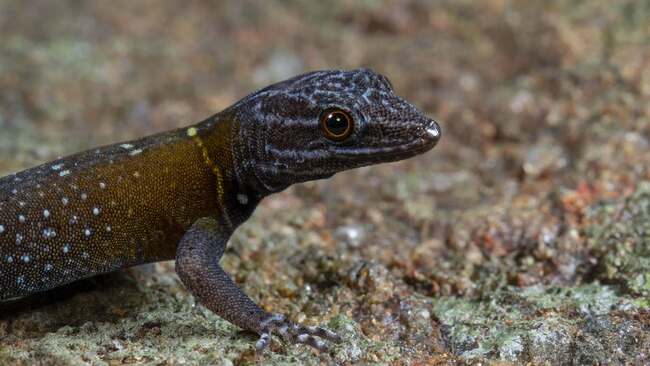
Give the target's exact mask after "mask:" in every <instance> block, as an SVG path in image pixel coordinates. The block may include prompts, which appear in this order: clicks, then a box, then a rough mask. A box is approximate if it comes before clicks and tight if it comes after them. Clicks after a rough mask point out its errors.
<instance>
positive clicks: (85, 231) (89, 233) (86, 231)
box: [84, 229, 92, 236]
mask: <svg viewBox="0 0 650 366" xmlns="http://www.w3.org/2000/svg"><path fill="white" fill-rule="evenodd" d="M91 234H92V231H90V229H86V230H84V235H86V236H90V235H91Z"/></svg>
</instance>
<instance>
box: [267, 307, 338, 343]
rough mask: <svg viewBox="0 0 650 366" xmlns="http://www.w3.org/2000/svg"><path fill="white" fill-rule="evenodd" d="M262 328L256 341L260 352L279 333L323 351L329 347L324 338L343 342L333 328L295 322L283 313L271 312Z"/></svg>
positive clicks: (290, 339)
mask: <svg viewBox="0 0 650 366" xmlns="http://www.w3.org/2000/svg"><path fill="white" fill-rule="evenodd" d="M260 328H261V332H260V339H259V340H258V341H257V343H255V349H256V350H257V351H258V352H260V351H262V350H264V348H266V347H267V346H268V345H269V343H270V341H271V335H272V334H277V335H279V336H280V337H282V339H284V341H286V342H289V343H301V344H306V345H308V346H311V347H313V348H315V349H317V350H319V351H321V352H323V351H327V349H328V346H327V343H326V342H324V341H323V340H325V341H329V342H333V343H340V342H341V337H339V335H338V334H336V333H334V332H332V331H331V330H328V329H325V328H321V327H311V326H304V325H301V324H297V323H293V322H291V321H290V320H288V319H287V318H286V317H285V316H284V315H281V314H269V316H268V317H267V318H266V319H264V320H263V321H262V323H261V324H260Z"/></svg>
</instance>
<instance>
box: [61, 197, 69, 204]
mask: <svg viewBox="0 0 650 366" xmlns="http://www.w3.org/2000/svg"><path fill="white" fill-rule="evenodd" d="M69 202H70V200H68V198H67V197H63V198H61V203H63V206H67V205H68V203H69Z"/></svg>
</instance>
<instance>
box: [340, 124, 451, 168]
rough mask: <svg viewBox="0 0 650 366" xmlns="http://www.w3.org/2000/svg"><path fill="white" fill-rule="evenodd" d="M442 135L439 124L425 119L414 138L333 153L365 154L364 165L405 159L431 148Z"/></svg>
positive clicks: (342, 155) (345, 156)
mask: <svg viewBox="0 0 650 366" xmlns="http://www.w3.org/2000/svg"><path fill="white" fill-rule="evenodd" d="M441 135H442V133H441V131H440V126H439V125H438V123H437V122H436V121H434V120H432V119H431V120H427V122H426V123H425V124H423V125H422V128H421V129H420V130H419V131H418V132H417V134H416V136H417V137H415V138H411V139H409V140H407V141H404V140H400V141H395V142H394V143H392V144H390V145H389V146H368V147H360V148H359V147H358V148H355V149H345V148H341V149H336V150H335V151H334V152H335V155H336V156H338V157H339V158H342V159H344V160H348V159H350V160H352V159H359V157H361V156H365V159H364V165H370V164H376V163H382V162H391V161H397V160H402V159H406V158H409V157H412V156H415V155H419V154H422V153H424V152H427V151H429V150H431V149H432V148H433V147H434V146H436V144H437V143H438V141H439V140H440V136H441Z"/></svg>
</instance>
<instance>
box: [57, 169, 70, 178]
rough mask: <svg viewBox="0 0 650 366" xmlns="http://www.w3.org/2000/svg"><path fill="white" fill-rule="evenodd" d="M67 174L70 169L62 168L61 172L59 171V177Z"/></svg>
mask: <svg viewBox="0 0 650 366" xmlns="http://www.w3.org/2000/svg"><path fill="white" fill-rule="evenodd" d="M68 174H70V171H69V170H64V171H62V172H61V173H59V177H65V176H66V175H68Z"/></svg>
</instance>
